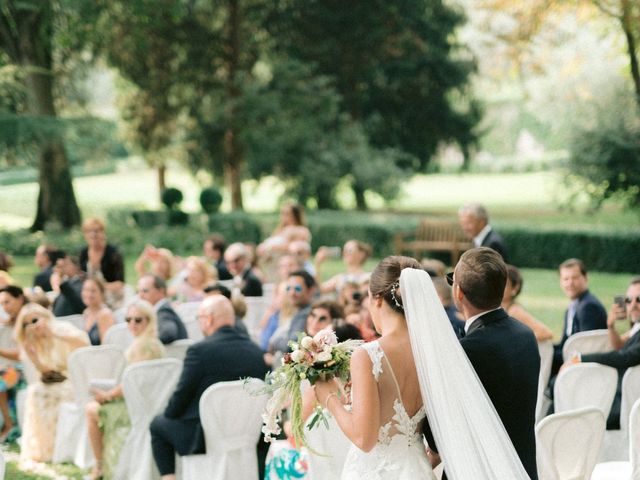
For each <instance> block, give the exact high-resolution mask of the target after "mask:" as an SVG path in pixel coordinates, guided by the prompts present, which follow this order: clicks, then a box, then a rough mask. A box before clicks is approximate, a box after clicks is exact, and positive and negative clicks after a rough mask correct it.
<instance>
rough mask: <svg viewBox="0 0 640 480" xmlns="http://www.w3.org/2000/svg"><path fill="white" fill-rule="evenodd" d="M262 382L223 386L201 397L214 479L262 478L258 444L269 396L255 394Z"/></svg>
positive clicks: (241, 382)
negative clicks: (259, 466)
mask: <svg viewBox="0 0 640 480" xmlns="http://www.w3.org/2000/svg"><path fill="white" fill-rule="evenodd" d="M263 385H264V382H263V381H262V380H258V379H250V380H249V381H247V382H246V384H245V381H243V380H237V381H234V382H220V383H216V384H214V385H212V386H210V387H209V388H207V389H206V390H205V391H204V393H203V394H202V397H200V422H201V423H202V428H203V429H204V439H205V444H206V451H207V456H209V455H211V458H212V460H213V461H212V462H211V464H210V465H211V466H212V467H213V469H214V471H213V472H211V477H210V478H215V479H226V478H233V479H238V480H243V479H251V480H254V479H255V478H257V477H258V457H257V453H256V444H257V442H258V439H259V437H260V431H261V428H262V413H263V411H264V408H265V406H266V404H267V398H268V396H267V395H257V394H254V393H251V392H255V391H256V390H258V389H259V388H261V387H262V386H263Z"/></svg>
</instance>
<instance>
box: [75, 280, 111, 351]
mask: <svg viewBox="0 0 640 480" xmlns="http://www.w3.org/2000/svg"><path fill="white" fill-rule="evenodd" d="M105 291H106V290H105V287H104V283H103V282H102V281H101V280H98V279H97V278H93V277H89V278H87V279H86V280H85V281H84V282H83V284H82V291H81V294H80V295H81V298H82V303H84V304H85V305H86V306H87V308H85V309H84V312H82V316H83V317H84V331H85V332H87V334H88V335H89V340H90V341H91V345H100V344H101V343H102V339H103V338H104V335H105V333H107V330H109V327H111V326H112V325H113V324H114V323H115V319H114V318H113V313H112V312H111V309H110V308H109V307H107V305H106V304H105V302H104V295H105Z"/></svg>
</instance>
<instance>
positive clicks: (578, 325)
mask: <svg viewBox="0 0 640 480" xmlns="http://www.w3.org/2000/svg"><path fill="white" fill-rule="evenodd" d="M559 271H560V287H561V288H562V290H563V291H564V294H565V295H566V296H567V297H568V298H569V300H571V302H570V303H569V308H568V309H567V310H566V312H565V313H564V327H563V329H562V339H561V340H560V343H558V344H556V345H554V346H553V350H554V351H553V366H552V368H551V375H552V381H551V384H553V379H554V378H555V375H556V374H557V373H558V370H559V369H560V366H561V365H562V347H564V344H565V342H566V341H567V338H569V337H570V336H571V335H573V334H576V333H578V332H586V331H588V330H599V329H604V328H607V311H606V310H605V308H604V307H603V306H602V303H600V300H598V299H597V298H596V297H595V296H593V295H592V294H591V292H589V278H588V276H587V269H586V267H585V265H584V263H583V262H582V260H578V259H577V258H570V259H569V260H565V261H564V262H562V263H561V264H560V268H559Z"/></svg>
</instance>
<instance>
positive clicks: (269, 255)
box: [256, 203, 311, 262]
mask: <svg viewBox="0 0 640 480" xmlns="http://www.w3.org/2000/svg"><path fill="white" fill-rule="evenodd" d="M295 240H303V241H305V242H311V232H310V231H309V229H308V228H307V225H306V222H305V219H304V207H303V206H302V205H300V204H298V203H285V204H284V205H282V208H280V220H279V222H278V226H277V227H276V228H275V230H274V231H273V233H272V234H271V236H270V237H269V238H267V239H266V240H265V241H264V242H262V243H261V244H260V245H258V248H257V249H256V252H257V254H258V257H259V258H260V261H261V262H265V261H266V262H269V261H271V260H273V259H274V258H277V257H278V256H279V255H281V254H284V253H286V252H287V251H288V249H289V244H290V243H291V242H293V241H295Z"/></svg>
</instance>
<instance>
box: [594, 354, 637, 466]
mask: <svg viewBox="0 0 640 480" xmlns="http://www.w3.org/2000/svg"><path fill="white" fill-rule="evenodd" d="M639 398H640V365H637V366H635V367H631V368H628V369H627V371H626V372H625V373H624V377H622V398H621V402H620V430H607V431H606V432H605V434H604V446H603V452H602V456H601V461H604V462H608V461H611V460H624V461H626V459H627V458H629V452H628V450H627V448H628V447H629V428H628V426H629V414H630V411H631V407H632V406H633V404H634V403H635V402H636V400H638V399H639Z"/></svg>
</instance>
